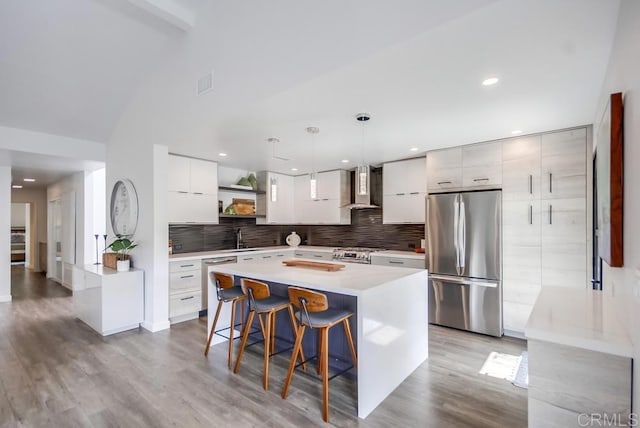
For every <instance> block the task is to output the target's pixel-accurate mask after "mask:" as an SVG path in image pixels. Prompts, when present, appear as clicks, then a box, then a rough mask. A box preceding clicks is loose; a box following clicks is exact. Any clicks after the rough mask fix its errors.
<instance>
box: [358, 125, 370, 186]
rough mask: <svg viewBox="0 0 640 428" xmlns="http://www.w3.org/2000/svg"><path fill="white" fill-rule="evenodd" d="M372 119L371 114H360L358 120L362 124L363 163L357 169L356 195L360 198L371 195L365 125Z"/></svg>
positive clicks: (361, 147)
mask: <svg viewBox="0 0 640 428" xmlns="http://www.w3.org/2000/svg"><path fill="white" fill-rule="evenodd" d="M369 119H371V115H370V114H369V113H358V114H357V115H356V120H357V121H358V122H360V123H362V142H361V145H360V149H361V155H362V158H361V162H360V164H359V165H358V168H357V169H356V193H357V194H358V195H360V196H366V195H368V194H369V180H370V176H369V165H367V164H366V163H365V162H364V124H365V123H366V122H367V121H369Z"/></svg>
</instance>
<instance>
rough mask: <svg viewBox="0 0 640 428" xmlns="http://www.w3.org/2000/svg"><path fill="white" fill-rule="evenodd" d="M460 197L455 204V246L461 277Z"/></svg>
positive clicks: (457, 197) (457, 267)
mask: <svg viewBox="0 0 640 428" xmlns="http://www.w3.org/2000/svg"><path fill="white" fill-rule="evenodd" d="M459 198H460V195H456V198H455V200H454V202H453V204H454V206H453V246H454V248H455V250H456V273H457V274H458V275H460V246H459V243H460V241H459V236H458V235H459V230H458V229H459V227H458V223H459V220H460V200H459Z"/></svg>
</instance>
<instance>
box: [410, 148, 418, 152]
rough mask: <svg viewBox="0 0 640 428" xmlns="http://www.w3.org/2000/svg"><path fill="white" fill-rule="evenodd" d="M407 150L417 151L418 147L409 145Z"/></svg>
mask: <svg viewBox="0 0 640 428" xmlns="http://www.w3.org/2000/svg"><path fill="white" fill-rule="evenodd" d="M409 150H411V151H412V152H417V151H418V148H417V147H411V148H410V149H409Z"/></svg>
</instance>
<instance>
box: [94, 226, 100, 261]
mask: <svg viewBox="0 0 640 428" xmlns="http://www.w3.org/2000/svg"><path fill="white" fill-rule="evenodd" d="M93 236H95V238H96V262H95V263H94V265H101V264H102V263H100V259H98V236H100V235H98V234H97V233H96V234H95V235H93Z"/></svg>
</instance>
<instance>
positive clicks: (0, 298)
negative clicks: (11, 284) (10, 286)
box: [0, 294, 11, 303]
mask: <svg viewBox="0 0 640 428" xmlns="http://www.w3.org/2000/svg"><path fill="white" fill-rule="evenodd" d="M10 301H11V294H9V295H7V296H0V303H9V302H10Z"/></svg>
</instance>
